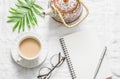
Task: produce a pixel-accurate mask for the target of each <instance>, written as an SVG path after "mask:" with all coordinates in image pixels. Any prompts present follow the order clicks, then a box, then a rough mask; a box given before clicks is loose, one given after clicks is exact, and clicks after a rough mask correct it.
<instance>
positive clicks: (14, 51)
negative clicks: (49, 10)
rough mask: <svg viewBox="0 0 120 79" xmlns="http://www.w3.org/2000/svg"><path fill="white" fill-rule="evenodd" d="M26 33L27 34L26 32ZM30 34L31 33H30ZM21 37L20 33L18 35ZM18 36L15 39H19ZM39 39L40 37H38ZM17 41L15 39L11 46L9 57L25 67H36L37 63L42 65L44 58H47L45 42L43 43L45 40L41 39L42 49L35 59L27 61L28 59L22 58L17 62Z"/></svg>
mask: <svg viewBox="0 0 120 79" xmlns="http://www.w3.org/2000/svg"><path fill="white" fill-rule="evenodd" d="M25 34H26V33H24V34H23V36H24V35H25ZM26 35H29V34H28V33H27V34H26ZM30 35H31V34H30ZM20 37H21V35H20ZM19 39H20V38H19V37H18V38H17V40H19ZM40 40H41V39H40ZM17 42H18V41H16V42H15V43H14V44H13V46H12V47H11V51H10V52H11V57H12V59H13V60H14V61H15V62H16V63H17V64H18V65H20V66H22V67H26V68H33V67H36V66H39V65H42V64H43V63H44V62H45V60H46V58H47V54H48V52H47V49H46V48H47V47H46V44H45V41H43V40H41V42H42V44H43V46H44V47H43V49H42V50H43V51H42V52H41V53H40V56H39V57H38V58H37V59H35V60H32V61H28V60H24V59H22V60H21V61H20V62H18V59H19V57H20V55H19V53H18V50H17V49H18V48H17Z"/></svg>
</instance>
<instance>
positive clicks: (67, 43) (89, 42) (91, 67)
mask: <svg viewBox="0 0 120 79" xmlns="http://www.w3.org/2000/svg"><path fill="white" fill-rule="evenodd" d="M60 43H61V46H62V49H63V52H64V55H65V57H66V60H67V64H68V67H69V70H70V74H71V77H72V79H95V78H96V76H97V73H98V72H99V68H100V66H101V63H102V60H103V58H104V55H105V53H106V48H105V46H104V45H103V43H101V41H100V40H99V38H98V37H97V35H96V32H95V31H93V30H80V31H79V32H77V33H73V34H70V35H66V36H63V37H61V38H60Z"/></svg>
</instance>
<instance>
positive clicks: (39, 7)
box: [33, 4, 43, 10]
mask: <svg viewBox="0 0 120 79" xmlns="http://www.w3.org/2000/svg"><path fill="white" fill-rule="evenodd" d="M33 6H35V7H36V8H38V9H40V10H43V8H42V7H41V6H39V5H37V4H34V5H33Z"/></svg>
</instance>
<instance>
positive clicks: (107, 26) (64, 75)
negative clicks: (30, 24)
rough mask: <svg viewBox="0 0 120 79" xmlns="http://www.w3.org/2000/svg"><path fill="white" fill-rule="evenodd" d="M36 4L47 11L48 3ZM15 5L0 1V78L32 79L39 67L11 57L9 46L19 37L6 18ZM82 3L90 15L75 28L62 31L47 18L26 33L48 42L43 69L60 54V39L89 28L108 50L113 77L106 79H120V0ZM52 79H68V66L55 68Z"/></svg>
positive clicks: (40, 2) (44, 0)
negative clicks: (33, 66)
mask: <svg viewBox="0 0 120 79" xmlns="http://www.w3.org/2000/svg"><path fill="white" fill-rule="evenodd" d="M36 1H37V3H38V4H40V5H41V6H43V7H44V8H45V9H47V2H48V0H36ZM16 2H17V0H0V79H34V78H35V76H36V75H37V74H38V69H39V68H40V66H39V67H37V68H32V69H26V68H23V67H21V66H19V65H17V64H16V63H14V62H13V61H12V59H11V57H10V47H11V46H12V44H13V42H14V40H15V38H16V37H17V36H18V35H19V34H18V33H17V31H16V32H12V26H13V24H8V23H6V21H7V16H8V15H9V8H10V7H14V6H15V3H16ZM84 2H85V3H86V5H87V6H88V7H89V10H90V14H89V16H88V18H87V19H86V20H85V21H84V22H83V23H82V24H80V25H79V26H78V27H75V28H71V29H68V28H65V27H64V26H63V25H62V24H60V23H58V22H56V21H54V20H53V19H52V18H50V17H49V16H47V17H46V18H45V19H41V18H39V17H38V21H39V23H38V27H35V28H32V29H31V30H26V31H29V32H34V33H37V34H39V36H40V37H42V38H43V39H45V40H46V41H47V46H48V51H49V55H48V58H47V60H46V62H45V63H44V64H43V65H42V66H50V64H49V58H50V57H51V56H52V55H54V54H55V53H58V52H60V51H62V49H61V47H60V43H59V39H58V38H59V37H61V36H64V35H66V34H69V33H72V32H75V31H78V30H80V29H87V28H90V29H93V30H96V31H97V32H96V33H97V34H98V37H99V38H100V40H103V41H104V43H105V44H106V45H107V47H108V51H109V53H108V54H107V58H108V60H109V61H110V63H109V68H110V69H109V70H110V71H111V72H112V75H108V76H113V77H114V79H119V78H120V77H119V76H120V0H84ZM107 68H108V67H107ZM56 72H57V73H56ZM105 72H106V69H103V72H101V75H105V74H106V73H105ZM104 73H105V74H104ZM115 74H116V75H115ZM106 77H107V76H106ZM51 79H71V78H70V75H69V70H68V68H67V65H66V64H65V63H64V64H63V65H62V66H61V67H60V68H58V69H56V70H55V71H54V72H53V74H52V78H51ZM98 79H104V77H103V76H100V77H99V78H98Z"/></svg>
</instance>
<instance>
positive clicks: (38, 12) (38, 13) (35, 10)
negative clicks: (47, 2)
mask: <svg viewBox="0 0 120 79" xmlns="http://www.w3.org/2000/svg"><path fill="white" fill-rule="evenodd" d="M33 10H34V12H35V13H36V14H37V15H39V16H41V17H44V16H43V15H42V13H41V12H40V11H39V10H37V9H36V8H35V7H33Z"/></svg>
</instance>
